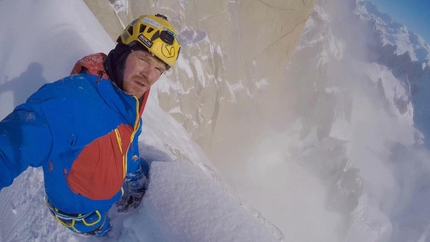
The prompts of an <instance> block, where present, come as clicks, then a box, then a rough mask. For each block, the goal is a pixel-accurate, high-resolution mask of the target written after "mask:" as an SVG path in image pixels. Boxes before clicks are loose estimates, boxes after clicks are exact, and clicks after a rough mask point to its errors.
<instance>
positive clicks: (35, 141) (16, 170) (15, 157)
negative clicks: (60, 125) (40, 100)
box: [0, 103, 52, 190]
mask: <svg viewBox="0 0 430 242" xmlns="http://www.w3.org/2000/svg"><path fill="white" fill-rule="evenodd" d="M51 147H52V136H51V131H50V128H49V125H48V123H47V121H46V118H45V116H44V114H43V112H42V111H41V110H40V109H39V108H38V105H30V104H27V103H25V104H22V105H20V106H18V107H16V108H15V110H14V111H13V112H12V113H11V114H9V115H8V116H7V117H6V118H5V119H3V120H2V121H1V122H0V190H1V189H2V188H3V187H6V186H9V185H11V184H12V182H13V180H14V179H15V178H16V177H17V176H18V175H19V174H21V173H22V172H23V171H25V170H26V169H27V168H28V167H29V166H32V167H38V166H41V165H42V164H43V162H46V161H47V160H48V157H49V153H50V150H51Z"/></svg>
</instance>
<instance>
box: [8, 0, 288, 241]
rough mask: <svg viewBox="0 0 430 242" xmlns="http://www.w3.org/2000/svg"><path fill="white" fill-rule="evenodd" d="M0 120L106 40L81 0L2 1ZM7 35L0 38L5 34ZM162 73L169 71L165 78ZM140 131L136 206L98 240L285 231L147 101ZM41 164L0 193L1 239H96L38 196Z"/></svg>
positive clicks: (274, 236)
mask: <svg viewBox="0 0 430 242" xmlns="http://www.w3.org/2000/svg"><path fill="white" fill-rule="evenodd" d="M0 22H1V23H2V24H1V25H0V33H1V36H3V37H2V38H1V39H0V52H1V54H0V118H1V119H2V118H4V117H5V116H6V115H7V114H8V113H9V112H11V111H12V110H13V108H14V106H16V105H18V104H20V103H22V102H23V101H25V99H26V98H27V97H28V95H29V94H31V93H32V92H34V91H35V90H37V88H38V87H40V86H41V85H42V84H43V83H46V82H52V81H55V80H57V79H59V78H61V77H63V76H65V75H67V74H68V73H69V72H70V70H71V68H72V67H73V64H74V62H75V61H77V60H78V59H79V58H81V57H82V56H84V55H87V54H90V53H94V52H100V51H102V52H105V53H107V52H108V51H109V50H110V49H111V48H112V47H114V43H113V42H112V41H111V40H110V38H109V37H108V36H107V34H106V33H105V32H104V31H103V29H102V28H101V26H100V25H99V24H98V22H97V20H96V19H95V18H94V17H93V15H92V13H91V12H90V11H89V10H88V9H87V7H86V5H85V4H84V3H83V2H81V1H74V0H65V1H61V2H60V1H52V0H41V1H35V2H32V3H30V4H29V3H28V2H26V1H23V0H17V1H15V0H3V1H0ZM6 37H7V38H6ZM163 78H168V77H163ZM143 119H144V125H143V127H144V128H143V133H142V135H141V136H140V137H139V142H140V152H141V154H142V157H144V158H145V159H147V160H150V161H152V165H151V170H150V184H149V189H148V191H147V194H146V195H145V197H144V199H143V202H142V206H140V207H139V209H137V210H136V211H135V212H133V213H130V214H127V215H122V214H116V213H115V211H114V210H112V211H111V216H112V218H113V220H112V223H113V224H114V228H113V231H112V233H111V234H110V235H109V237H108V238H104V239H102V240H103V241H157V242H158V241H175V242H176V241H279V240H282V238H283V235H282V234H281V233H280V232H279V231H277V230H276V228H275V227H274V226H272V225H271V224H270V223H269V222H268V221H266V220H265V219H264V218H263V217H261V215H260V214H259V213H258V212H257V211H255V210H253V209H252V208H249V207H246V205H245V204H244V203H242V202H241V201H240V200H239V199H238V198H237V197H235V196H234V195H233V194H232V193H230V192H229V191H228V190H227V188H226V186H225V185H223V183H222V181H221V179H220V178H219V176H218V175H217V173H216V171H215V170H213V169H212V168H211V163H210V161H209V160H208V159H207V157H206V156H205V154H204V153H203V152H202V151H201V150H200V148H199V147H198V146H197V145H196V144H195V143H194V142H192V141H191V139H190V138H189V136H188V134H187V133H186V132H185V130H184V129H183V128H182V127H181V126H180V125H179V124H178V123H177V122H176V121H174V120H173V119H172V118H171V117H170V116H169V115H168V114H166V113H165V112H163V111H162V110H161V109H160V108H159V106H158V104H157V101H156V100H155V99H154V98H152V97H151V98H150V100H149V101H148V105H147V108H146V110H145V114H144V116H143ZM42 184H43V175H42V172H41V169H34V168H31V169H28V170H27V171H26V172H24V173H23V174H22V175H20V176H19V177H18V178H17V179H16V180H15V181H14V184H13V185H12V186H10V187H8V188H5V189H3V190H2V191H1V192H0V241H87V240H89V241H92V240H95V241H99V239H94V238H85V237H82V236H79V235H75V234H73V233H71V232H69V231H68V230H67V229H66V228H64V227H62V226H61V225H59V224H58V223H57V222H56V221H55V220H54V218H53V217H52V216H51V215H50V214H49V212H48V209H47V208H46V207H45V204H44V191H43V185H42Z"/></svg>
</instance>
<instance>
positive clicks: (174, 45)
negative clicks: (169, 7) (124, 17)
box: [117, 14, 181, 67]
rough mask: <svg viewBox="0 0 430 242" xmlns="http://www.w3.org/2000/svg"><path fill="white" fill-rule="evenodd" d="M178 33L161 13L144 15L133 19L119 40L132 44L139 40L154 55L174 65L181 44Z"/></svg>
mask: <svg viewBox="0 0 430 242" xmlns="http://www.w3.org/2000/svg"><path fill="white" fill-rule="evenodd" d="M177 35H178V33H177V32H176V31H175V29H174V28H173V27H172V26H171V25H170V23H169V22H168V21H167V17H166V16H164V15H161V14H156V15H142V16H140V17H138V18H137V19H135V20H133V22H131V23H130V24H129V25H128V26H127V27H126V28H125V29H124V31H123V32H122V34H121V35H120V36H119V37H118V40H117V42H120V41H121V42H122V43H123V44H126V45H130V44H132V43H133V42H137V43H139V44H141V45H143V46H144V47H146V48H147V49H148V51H149V52H151V53H152V54H153V55H155V56H156V57H158V58H159V59H160V60H161V61H163V62H164V63H165V64H166V65H167V66H168V67H172V66H173V64H174V63H175V61H176V60H177V59H178V57H179V52H180V50H181V44H180V43H179V41H178V38H177Z"/></svg>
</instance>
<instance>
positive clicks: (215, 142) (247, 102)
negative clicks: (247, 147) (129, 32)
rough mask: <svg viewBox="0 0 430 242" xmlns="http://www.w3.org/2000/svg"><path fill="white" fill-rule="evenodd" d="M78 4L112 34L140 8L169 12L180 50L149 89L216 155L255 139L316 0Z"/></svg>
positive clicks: (115, 0) (132, 0) (131, 0)
mask: <svg viewBox="0 0 430 242" xmlns="http://www.w3.org/2000/svg"><path fill="white" fill-rule="evenodd" d="M85 2H86V3H87V5H88V6H89V8H90V9H91V10H92V11H93V13H94V14H95V16H96V17H97V18H98V19H99V21H100V22H101V24H102V26H104V28H105V29H106V31H107V32H108V33H109V35H110V36H111V37H112V39H113V40H115V39H116V37H117V36H118V35H119V34H120V32H121V31H122V28H123V27H125V26H124V24H125V25H126V24H127V23H129V22H130V21H131V20H132V19H133V18H135V17H137V16H139V15H141V14H145V13H152V14H155V13H161V14H164V15H166V16H168V17H169V19H170V21H171V23H172V25H173V26H174V27H175V28H176V29H177V30H178V32H179V39H180V40H181V43H182V45H183V48H182V50H181V56H180V59H179V61H178V63H177V65H176V66H175V68H173V69H172V70H171V71H170V72H169V73H167V74H166V75H165V77H163V78H162V79H161V80H160V81H159V82H157V84H156V86H154V88H153V89H155V90H154V91H155V92H154V94H156V95H157V98H158V100H159V104H160V106H161V107H162V108H163V109H164V110H165V111H166V112H169V113H170V114H171V115H172V116H173V117H174V118H175V119H176V120H177V121H178V122H180V123H181V124H182V125H183V126H184V127H185V128H186V130H187V131H188V132H189V133H190V135H191V136H192V137H193V139H194V140H195V141H196V142H197V143H198V144H199V145H200V146H201V147H202V148H203V149H204V150H205V152H206V153H207V154H208V156H209V157H210V158H212V159H214V158H215V159H219V158H221V157H214V154H219V153H220V152H221V153H225V152H230V151H231V149H237V147H236V146H234V147H232V145H231V144H238V145H239V146H240V144H245V143H246V141H247V140H250V138H252V137H255V135H257V134H256V133H255V130H257V129H258V127H261V126H262V125H263V123H265V120H266V119H267V117H270V115H272V114H271V110H272V109H271V106H272V105H279V104H278V103H277V100H278V99H277V97H279V96H280V95H281V93H279V91H278V90H280V88H279V87H280V85H281V84H282V82H283V81H284V80H285V77H284V72H285V68H286V66H287V64H288V62H289V59H290V58H291V56H292V54H293V52H294V50H295V47H296V44H297V42H298V40H299V37H300V35H301V33H302V30H303V26H304V24H305V22H306V20H307V19H308V17H309V15H310V13H311V12H312V11H313V8H314V6H315V4H316V2H317V0H288V1H285V0H234V1H213V0H200V1H187V0H181V1H177V0H170V1H157V0H142V1H135V0H129V1H127V0H110V2H108V1H106V0H98V1H92V0H91V1H90V0H86V1H85ZM154 94H152V95H154ZM227 141H228V142H227Z"/></svg>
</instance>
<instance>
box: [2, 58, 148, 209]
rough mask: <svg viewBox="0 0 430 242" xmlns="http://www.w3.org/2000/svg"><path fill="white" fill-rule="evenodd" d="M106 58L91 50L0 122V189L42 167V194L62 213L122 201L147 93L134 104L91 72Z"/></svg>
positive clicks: (133, 166)
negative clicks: (87, 63) (73, 70)
mask: <svg viewBox="0 0 430 242" xmlns="http://www.w3.org/2000/svg"><path fill="white" fill-rule="evenodd" d="M86 58H87V60H88V57H86ZM104 58H105V55H104V54H101V53H99V54H96V55H95V56H92V58H90V59H91V61H92V62H91V63H90V64H91V65H92V66H89V67H88V68H87V67H86V66H85V61H82V60H81V64H82V63H84V64H83V65H82V67H83V68H80V69H81V70H82V71H81V73H79V74H74V75H71V76H69V77H66V78H64V79H62V80H59V81H57V82H54V83H50V84H45V85H44V86H43V87H41V88H40V89H39V90H38V91H37V92H35V93H34V94H33V95H32V96H31V97H30V98H29V99H28V100H27V102H26V103H24V104H21V105H19V106H17V107H16V108H15V110H14V111H13V112H12V113H11V114H9V115H8V116H7V117H6V118H5V119H4V120H2V121H1V122H0V189H1V188H3V187H6V186H9V185H10V184H12V182H13V180H14V178H16V177H17V176H18V175H19V174H21V173H22V172H23V171H24V170H26V169H27V168H28V167H29V166H32V167H40V166H41V167H42V168H43V172H44V181H45V188H46V189H45V190H46V195H47V198H48V200H49V201H50V203H51V204H52V205H53V206H55V207H56V208H58V209H59V210H61V211H63V212H66V213H81V214H83V213H90V212H93V211H95V210H99V211H100V212H105V211H107V210H109V208H110V207H111V206H112V204H114V203H115V202H117V201H118V200H119V199H120V197H121V196H122V193H123V187H124V180H125V177H126V175H127V174H133V173H134V172H135V170H136V169H137V167H138V163H139V162H140V159H139V150H138V142H137V138H138V136H139V134H140V132H141V118H140V117H141V114H142V112H143V109H144V106H145V103H146V100H147V98H148V94H149V91H148V92H147V93H145V95H144V97H143V99H142V100H141V102H139V100H138V99H137V98H136V97H134V96H131V95H129V94H127V93H125V92H124V91H122V90H121V89H119V88H118V87H117V86H116V85H115V84H113V82H112V81H110V80H109V79H107V76H106V75H105V74H104V73H103V72H99V71H97V72H98V73H99V74H100V75H97V74H96V73H95V69H94V68H96V69H98V70H101V71H103V69H102V61H103V60H104ZM83 60H85V58H84V59H83ZM94 60H97V61H96V63H93V62H94ZM94 64H95V66H94ZM75 68H76V66H75ZM139 103H140V105H139Z"/></svg>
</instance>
